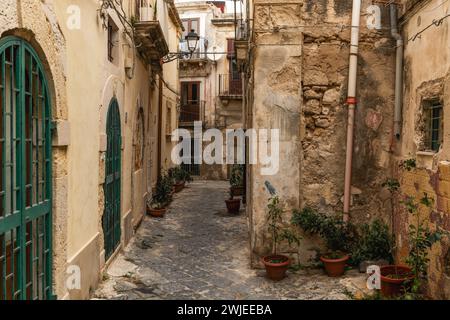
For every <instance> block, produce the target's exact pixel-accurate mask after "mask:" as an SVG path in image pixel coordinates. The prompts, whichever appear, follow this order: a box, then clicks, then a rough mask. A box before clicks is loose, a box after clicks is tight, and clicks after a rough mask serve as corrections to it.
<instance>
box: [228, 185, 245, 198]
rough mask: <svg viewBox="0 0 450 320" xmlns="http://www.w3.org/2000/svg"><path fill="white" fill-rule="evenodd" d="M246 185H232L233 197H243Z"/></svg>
mask: <svg viewBox="0 0 450 320" xmlns="http://www.w3.org/2000/svg"><path fill="white" fill-rule="evenodd" d="M244 191H245V190H244V187H243V186H242V187H231V193H232V194H233V197H242V196H243V195H244Z"/></svg>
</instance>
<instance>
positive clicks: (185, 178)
mask: <svg viewBox="0 0 450 320" xmlns="http://www.w3.org/2000/svg"><path fill="white" fill-rule="evenodd" d="M168 175H169V177H170V178H172V180H173V182H176V183H180V182H192V181H193V179H192V176H191V174H190V173H189V172H187V171H186V170H184V169H183V168H181V167H180V166H178V167H173V168H170V169H169V171H168Z"/></svg>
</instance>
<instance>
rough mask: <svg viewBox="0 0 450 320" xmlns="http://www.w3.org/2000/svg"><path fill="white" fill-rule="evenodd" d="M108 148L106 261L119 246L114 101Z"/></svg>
mask: <svg viewBox="0 0 450 320" xmlns="http://www.w3.org/2000/svg"><path fill="white" fill-rule="evenodd" d="M106 133H107V136H108V148H107V150H106V175H105V177H106V181H105V188H104V192H105V212H104V214H103V234H104V240H105V257H106V260H108V259H109V258H110V257H111V256H112V254H113V253H114V252H115V251H116V249H117V248H118V247H119V245H120V236H121V230H120V219H121V215H120V178H121V177H120V173H121V145H122V139H121V130H120V111H119V105H118V103H117V100H116V99H113V100H112V101H111V104H110V106H109V110H108V120H107V123H106Z"/></svg>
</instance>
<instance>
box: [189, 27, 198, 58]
mask: <svg viewBox="0 0 450 320" xmlns="http://www.w3.org/2000/svg"><path fill="white" fill-rule="evenodd" d="M185 40H186V42H187V44H188V49H189V52H190V53H191V55H192V54H193V53H194V52H195V50H197V45H198V40H200V37H199V36H198V34H197V33H196V32H195V30H194V29H192V30H191V31H190V32H189V33H188V34H187V36H186V37H185Z"/></svg>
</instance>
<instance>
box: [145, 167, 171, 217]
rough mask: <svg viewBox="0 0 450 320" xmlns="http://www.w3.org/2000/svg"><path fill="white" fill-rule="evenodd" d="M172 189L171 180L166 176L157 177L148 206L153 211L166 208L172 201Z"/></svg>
mask: <svg viewBox="0 0 450 320" xmlns="http://www.w3.org/2000/svg"><path fill="white" fill-rule="evenodd" d="M172 188H173V180H172V178H171V177H170V176H169V175H168V174H165V175H161V176H159V177H158V181H157V183H156V190H155V192H154V193H153V196H152V200H151V202H150V206H151V207H152V208H153V209H163V208H166V207H167V206H168V205H169V203H170V202H171V201H172Z"/></svg>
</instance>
